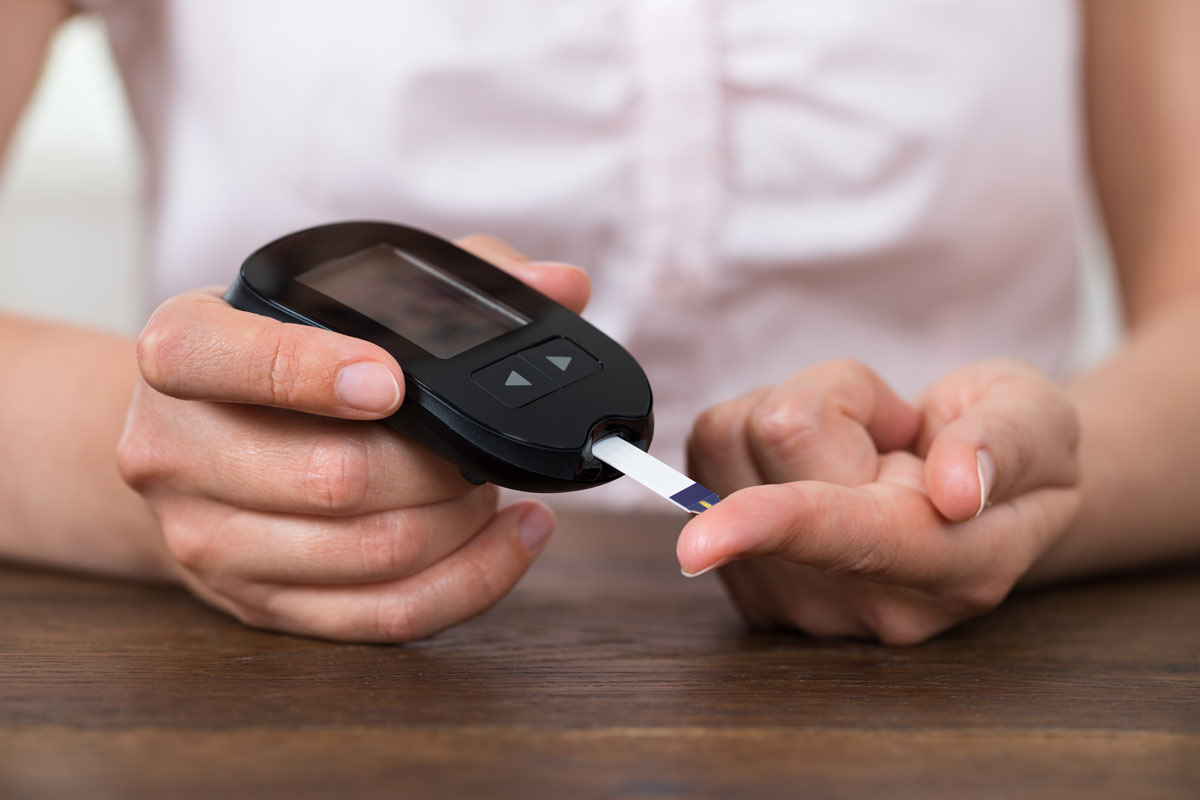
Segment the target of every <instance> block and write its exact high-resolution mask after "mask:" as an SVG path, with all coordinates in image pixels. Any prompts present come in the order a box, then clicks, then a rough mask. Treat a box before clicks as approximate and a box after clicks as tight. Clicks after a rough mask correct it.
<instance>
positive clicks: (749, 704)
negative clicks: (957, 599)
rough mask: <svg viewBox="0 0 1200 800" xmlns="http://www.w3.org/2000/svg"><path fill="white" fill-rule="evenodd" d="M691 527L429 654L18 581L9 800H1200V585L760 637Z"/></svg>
mask: <svg viewBox="0 0 1200 800" xmlns="http://www.w3.org/2000/svg"><path fill="white" fill-rule="evenodd" d="M679 522H680V520H679V518H678V517H613V518H606V517H579V516H576V517H566V518H564V519H563V521H562V524H561V525H560V531H559V534H558V535H557V536H556V539H555V540H554V541H553V543H552V544H551V545H550V548H549V550H548V551H547V553H546V554H545V555H544V556H543V558H542V559H541V561H540V562H539V564H537V565H536V566H535V567H534V569H533V570H532V572H531V573H530V574H529V575H528V576H527V577H526V579H525V581H524V582H523V583H522V584H521V585H520V586H519V587H518V589H517V590H516V591H515V592H514V593H513V594H512V595H511V596H510V597H508V598H507V599H505V600H504V601H503V602H502V603H501V604H500V605H499V606H497V607H496V608H495V609H493V610H492V611H490V612H489V613H487V614H485V615H484V616H482V617H480V618H478V619H475V620H473V621H471V622H469V623H467V624H465V625H462V626H460V627H458V628H455V629H454V630H452V631H449V632H446V633H443V634H441V635H439V636H437V637H435V638H433V639H430V640H427V641H422V642H419V643H416V644H410V645H405V646H394V647H392V646H357V645H339V644H333V643H328V642H321V641H314V640H309V639H302V638H295V637H290V636H282V635H275V634H270V633H263V632H258V631H253V630H249V629H246V628H244V627H242V626H241V625H239V624H238V623H237V622H235V621H233V620H231V619H227V618H225V617H223V616H221V615H220V614H218V613H216V612H212V611H209V610H208V609H206V608H205V607H203V606H201V605H200V604H198V603H197V602H195V601H193V600H192V599H191V598H190V597H189V596H188V595H187V594H185V593H183V592H181V591H176V590H171V589H163V588H158V587H143V586H132V585H121V584H115V583H106V582H102V581H94V580H88V579H83V578H77V577H70V576H61V575H54V574H48V573H39V572H34V571H22V570H17V569H8V570H0V797H5V798H7V797H27V796H28V797H41V796H81V797H95V798H104V797H114V798H117V797H120V798H125V797H211V796H221V797H229V796H250V797H289V798H292V797H329V796H342V797H353V796H360V795H367V796H386V797H395V796H409V797H434V796H435V797H447V796H459V795H462V796H513V797H609V796H616V797H629V798H642V797H655V798H657V797H676V796H679V797H793V796H805V797H869V796H877V797H889V798H895V797H954V798H963V797H1022V798H1025V797H1071V796H1078V797H1122V798H1125V797H1139V798H1142V797H1178V798H1197V797H1200V569H1197V568H1195V567H1181V568H1179V569H1175V570H1170V571H1164V572H1156V573H1150V574H1142V575H1137V576H1129V577H1123V578H1117V579H1110V580H1105V581H1096V582H1089V583H1082V584H1076V585H1072V586H1067V587H1062V588H1058V589H1054V590H1049V591H1042V592H1038V593H1032V594H1027V595H1020V596H1017V597H1014V598H1012V599H1011V600H1010V601H1009V602H1008V603H1007V604H1006V605H1005V606H1004V607H1002V608H1001V609H1000V610H999V611H997V612H995V613H993V614H991V615H989V616H987V617H985V618H982V619H979V620H976V621H974V622H972V623H970V624H968V625H966V626H963V627H962V628H960V629H959V630H957V631H954V632H952V633H950V634H949V635H946V636H944V637H942V638H940V639H938V640H936V641H934V642H931V643H929V644H926V645H923V646H921V647H916V648H909V649H894V648H886V647H881V646H877V645H871V644H866V643H861V642H820V641H813V640H810V639H807V638H804V637H802V636H797V635H790V634H766V633H749V632H747V631H746V630H744V629H743V627H742V626H741V625H740V623H739V621H738V619H737V617H736V616H735V614H734V613H733V611H732V610H731V608H730V606H729V604H728V603H727V602H726V600H725V598H724V596H723V594H722V591H721V589H720V585H719V582H718V580H717V579H716V578H715V577H713V576H705V577H702V578H698V579H695V580H688V579H686V578H683V577H681V576H680V575H679V571H678V567H677V565H676V564H675V561H674V558H673V551H674V534H675V532H676V531H677V530H678V527H679Z"/></svg>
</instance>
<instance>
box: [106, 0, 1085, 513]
mask: <svg viewBox="0 0 1200 800" xmlns="http://www.w3.org/2000/svg"><path fill="white" fill-rule="evenodd" d="M86 4H87V5H90V6H93V7H95V8H97V9H98V10H99V11H100V12H101V13H102V14H103V15H104V16H105V17H106V19H107V22H108V26H109V30H110V32H111V38H112V42H113V48H114V50H115V52H116V55H117V59H118V61H119V63H120V66H121V69H122V72H123V75H124V78H125V81H126V83H127V86H128V91H129V97H130V101H131V104H132V107H133V110H134V115H135V118H136V119H137V121H138V123H139V125H140V128H141V131H142V135H143V137H144V141H145V146H146V151H147V154H148V162H149V164H148V166H149V169H148V174H149V179H150V192H149V197H150V200H151V213H152V221H153V224H152V226H151V237H152V238H151V241H150V243H149V250H148V252H149V259H150V265H149V266H150V275H151V280H152V282H153V291H154V295H155V297H156V298H158V299H162V298H165V297H167V296H169V295H171V294H174V293H176V292H180V291H183V290H185V289H189V288H191V287H194V286H197V285H202V284H212V283H226V282H228V281H229V280H230V279H231V278H232V277H233V275H234V273H235V270H236V269H237V267H238V265H239V264H240V263H241V260H242V259H243V258H244V257H245V256H246V255H247V254H248V253H250V252H251V251H252V250H253V249H255V248H256V247H258V246H259V245H261V244H263V243H265V242H267V241H268V240H271V239H273V238H275V237H277V236H280V235H282V234H285V233H288V232H290V231H292V230H294V229H297V228H300V227H304V226H308V225H313V224H317V223H323V222H329V221H334V220H341V219H355V218H370V219H384V220H391V221H398V222H404V223H407V224H412V225H416V226H420V227H424V228H426V229H429V230H431V231H434V232H436V233H440V234H442V235H444V236H448V237H455V236H460V235H464V234H467V233H472V232H480V233H489V234H493V235H496V236H499V237H501V238H504V239H506V240H508V241H509V242H511V243H512V244H514V245H515V246H516V247H518V248H519V249H521V250H523V251H524V252H526V253H527V254H529V255H530V256H532V257H534V258H538V259H557V260H564V261H570V262H573V263H576V264H579V265H581V266H583V267H585V268H586V269H587V270H588V271H589V272H590V273H591V275H592V279H593V281H594V293H593V301H592V305H591V307H590V309H589V312H588V314H587V316H588V317H589V318H590V319H591V320H592V321H593V322H594V323H596V324H597V325H598V326H599V327H601V328H602V329H604V330H605V331H607V332H608V333H609V334H610V335H612V336H613V337H614V338H616V339H617V340H618V341H621V342H622V343H624V344H625V345H626V346H627V347H628V348H629V349H630V350H631V351H632V352H633V353H634V354H635V355H636V356H637V357H638V358H639V360H640V361H641V362H642V364H643V366H644V367H645V368H646V371H647V374H648V375H649V377H650V380H651V384H652V386H653V388H654V392H655V398H656V400H655V409H656V421H657V430H658V432H657V434H656V441H655V445H654V447H653V448H652V452H654V453H656V454H658V455H659V456H660V457H663V458H664V459H665V460H668V461H670V462H674V463H676V464H678V463H680V462H681V461H682V450H683V447H682V446H683V441H684V437H685V435H686V432H687V430H688V428H689V427H690V423H691V420H692V418H693V417H694V416H695V414H696V413H697V412H698V411H700V410H701V409H703V408H704V407H706V406H707V405H710V404H712V403H715V402H718V401H720V400H724V399H728V398H731V397H733V396H735V395H737V394H740V393H742V392H744V391H746V390H748V389H750V388H753V387H755V386H759V385H762V384H765V383H770V382H774V381H777V380H779V379H781V378H783V377H784V376H786V375H788V374H789V373H791V372H793V371H795V370H798V369H801V368H803V367H804V366H806V365H809V364H812V363H814V362H817V361H821V360H824V359H828V358H833V357H840V356H850V357H854V358H857V359H860V360H862V361H864V362H866V363H867V364H869V365H871V366H872V367H874V368H875V369H877V370H878V371H879V372H881V373H882V374H883V375H884V376H885V377H886V378H887V379H889V380H891V381H892V382H893V383H894V384H895V385H897V386H898V387H899V389H900V390H901V391H902V392H904V393H908V394H912V393H915V392H916V391H918V390H919V389H920V388H921V387H922V386H923V385H924V384H926V383H927V382H928V381H929V380H931V379H932V378H934V377H936V376H937V375H938V374H940V373H942V372H944V371H946V370H947V369H950V368H952V367H953V366H955V365H957V364H960V363H963V362H966V361H970V360H973V359H978V358H981V357H984V356H988V355H992V354H1008V355H1015V356H1018V357H1022V358H1025V359H1027V360H1029V361H1031V362H1033V363H1034V364H1036V365H1037V366H1039V367H1041V368H1043V369H1045V370H1047V371H1049V372H1051V373H1056V372H1057V371H1059V370H1060V369H1061V368H1062V365H1063V363H1064V359H1065V357H1066V355H1067V349H1068V345H1069V336H1070V332H1071V330H1072V325H1073V316H1074V311H1075V309H1074V306H1075V298H1076V282H1077V273H1076V266H1077V253H1076V237H1075V216H1076V212H1077V209H1078V208H1079V206H1080V198H1081V196H1082V191H1081V187H1082V184H1083V181H1082V166H1081V155H1080V152H1081V147H1080V144H1079V138H1080V137H1079V131H1078V127H1079V122H1078V117H1079V110H1078V106H1079V98H1078V89H1077V85H1076V84H1077V75H1076V72H1077V63H1076V62H1077V42H1076V38H1077V20H1076V18H1075V13H1076V12H1075V8H1074V3H1073V2H1072V0H971V2H962V0H503V1H502V2H498V1H495V0H493V1H492V2H488V0H437V2H433V1H432V0H425V1H424V2H422V0H341V1H340V2H336V3H333V2H327V1H322V0H252V1H250V0H87V2H86ZM622 483H624V482H622ZM620 494H622V493H621V492H619V491H618V492H615V493H613V492H610V493H608V494H605V495H602V496H601V495H599V494H597V495H596V496H597V497H603V501H604V502H607V503H613V502H619V501H617V500H614V498H615V497H616V496H617V495H620ZM628 494H629V495H630V496H632V497H637V496H639V495H638V493H637V492H636V491H633V492H629V493H628ZM584 495H592V493H584Z"/></svg>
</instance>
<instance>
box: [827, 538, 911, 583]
mask: <svg viewBox="0 0 1200 800" xmlns="http://www.w3.org/2000/svg"><path fill="white" fill-rule="evenodd" d="M896 551H897V548H896V542H895V540H894V539H893V538H892V537H891V536H890V535H888V532H887V531H882V530H878V529H870V528H869V529H867V530H864V531H863V532H862V533H860V534H859V535H857V536H855V537H854V538H853V539H851V540H850V541H848V542H847V543H846V548H845V550H844V551H843V553H842V557H841V559H840V560H839V563H838V564H836V565H835V566H834V568H833V569H831V570H830V573H831V574H833V575H837V576H845V577H852V578H881V577H885V576H887V575H890V574H891V573H892V572H893V571H894V569H895V567H896V558H897V553H896Z"/></svg>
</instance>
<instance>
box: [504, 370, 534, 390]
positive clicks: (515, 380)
mask: <svg viewBox="0 0 1200 800" xmlns="http://www.w3.org/2000/svg"><path fill="white" fill-rule="evenodd" d="M504 385H505V386H533V384H532V383H530V382H529V381H527V380H525V377H524V376H523V375H521V373H519V372H517V371H516V370H515V369H514V370H513V371H512V372H510V373H508V380H506V381H505V382H504Z"/></svg>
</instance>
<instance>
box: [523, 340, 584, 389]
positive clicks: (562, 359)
mask: <svg viewBox="0 0 1200 800" xmlns="http://www.w3.org/2000/svg"><path fill="white" fill-rule="evenodd" d="M520 355H521V357H522V358H524V359H525V360H526V361H528V362H529V363H530V364H533V365H534V366H535V367H537V368H538V369H540V370H541V371H542V372H544V373H546V374H547V375H549V376H550V380H552V381H554V382H555V383H556V384H558V385H559V386H567V385H568V384H572V383H574V382H575V381H577V380H581V379H583V378H586V377H587V376H588V375H595V374H596V373H597V372H599V371H600V370H601V369H603V367H602V366H601V364H600V362H599V361H597V360H596V359H594V358H592V357H591V355H589V354H588V352H587V351H586V350H584V349H583V348H582V347H580V346H579V345H577V344H575V343H574V342H572V341H571V340H570V339H551V340H550V341H548V342H544V343H542V344H539V345H538V346H537V347H531V348H529V349H528V350H522V351H521V353H520Z"/></svg>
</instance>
